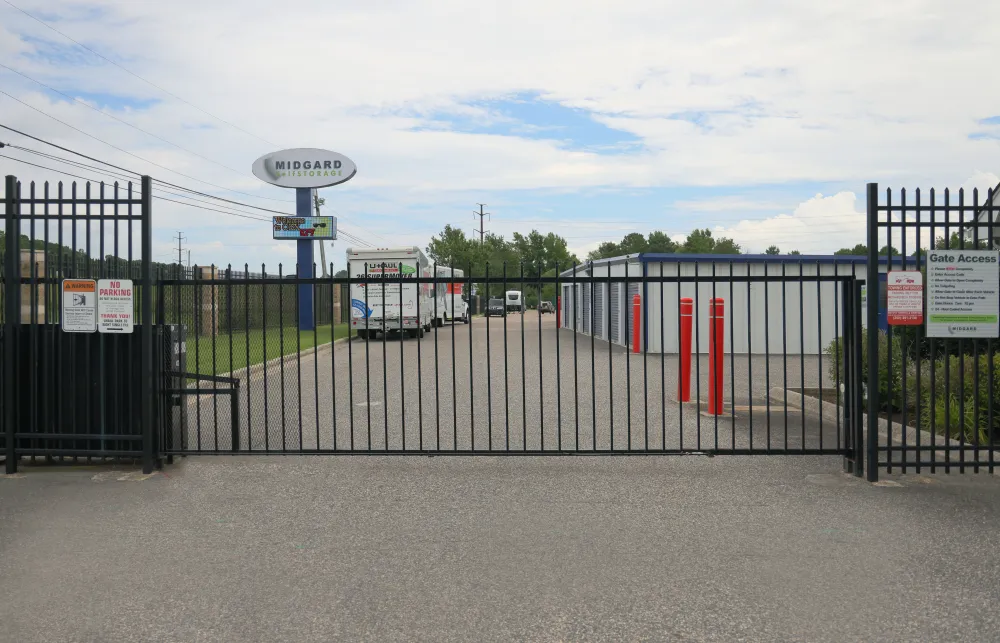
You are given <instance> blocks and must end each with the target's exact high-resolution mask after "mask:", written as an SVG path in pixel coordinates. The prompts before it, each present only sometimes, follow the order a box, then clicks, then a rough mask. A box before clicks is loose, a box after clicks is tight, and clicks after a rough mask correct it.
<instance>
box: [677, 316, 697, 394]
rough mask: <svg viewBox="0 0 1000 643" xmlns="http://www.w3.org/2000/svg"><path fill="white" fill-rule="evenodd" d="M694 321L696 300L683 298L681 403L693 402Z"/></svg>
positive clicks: (679, 385)
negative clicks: (692, 356)
mask: <svg viewBox="0 0 1000 643" xmlns="http://www.w3.org/2000/svg"><path fill="white" fill-rule="evenodd" d="M693 319H694V300H693V299H691V298H690V297H683V298H681V346H680V358H681V372H680V378H679V379H680V381H679V382H678V390H677V395H678V396H679V397H680V400H681V402H690V401H691V324H692V322H693Z"/></svg>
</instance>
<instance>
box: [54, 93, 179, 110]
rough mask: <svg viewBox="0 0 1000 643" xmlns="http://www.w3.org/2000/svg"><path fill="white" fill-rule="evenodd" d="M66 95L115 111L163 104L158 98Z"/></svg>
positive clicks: (84, 94)
mask: <svg viewBox="0 0 1000 643" xmlns="http://www.w3.org/2000/svg"><path fill="white" fill-rule="evenodd" d="M63 91H65V90H63ZM66 93H67V94H69V95H71V96H75V97H77V98H79V99H80V100H84V101H87V102H88V103H90V104H92V105H95V106H97V107H100V108H107V109H111V110H114V111H119V110H123V109H132V110H140V109H147V108H149V107H152V106H153V105H156V104H157V103H159V102H161V101H160V100H159V99H157V98H136V97H135V96H122V95H120V94H108V93H103V92H81V91H73V92H70V91H67V92H66ZM60 98H61V97H60Z"/></svg>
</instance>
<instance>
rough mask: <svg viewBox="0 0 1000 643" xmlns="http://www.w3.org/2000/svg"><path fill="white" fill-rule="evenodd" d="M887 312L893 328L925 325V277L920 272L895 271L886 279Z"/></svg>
mask: <svg viewBox="0 0 1000 643" xmlns="http://www.w3.org/2000/svg"><path fill="white" fill-rule="evenodd" d="M886 286H887V290H888V296H887V301H886V308H887V310H886V312H887V314H888V318H889V320H888V321H889V324H891V325H893V326H919V325H920V324H922V323H924V276H923V275H922V274H921V272H920V271H919V270H893V271H890V272H889V274H888V276H887V277H886Z"/></svg>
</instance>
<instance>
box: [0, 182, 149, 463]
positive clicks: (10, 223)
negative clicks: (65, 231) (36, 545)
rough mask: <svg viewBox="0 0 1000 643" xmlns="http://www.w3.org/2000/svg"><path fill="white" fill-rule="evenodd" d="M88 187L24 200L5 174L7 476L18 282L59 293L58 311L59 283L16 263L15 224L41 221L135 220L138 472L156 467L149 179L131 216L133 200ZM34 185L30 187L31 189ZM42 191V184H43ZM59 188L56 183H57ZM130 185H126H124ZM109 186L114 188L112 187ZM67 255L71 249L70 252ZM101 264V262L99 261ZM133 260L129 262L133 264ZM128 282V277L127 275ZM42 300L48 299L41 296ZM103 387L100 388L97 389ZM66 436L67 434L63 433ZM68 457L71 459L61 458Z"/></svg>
mask: <svg viewBox="0 0 1000 643" xmlns="http://www.w3.org/2000/svg"><path fill="white" fill-rule="evenodd" d="M90 184H91V183H90V182H89V181H88V182H87V183H86V184H85V185H86V186H87V192H86V195H85V196H83V197H79V196H77V195H76V192H75V185H76V183H75V182H74V183H73V186H74V190H73V192H72V196H71V197H70V198H61V196H62V195H61V192H60V195H59V196H56V197H52V196H49V195H48V191H47V189H46V191H45V193H44V194H43V195H42V196H41V197H36V196H35V195H34V193H32V196H31V197H30V198H28V199H24V198H23V196H22V193H21V187H22V185H21V183H20V182H19V181H18V180H17V177H16V176H14V175H7V176H6V178H5V192H4V226H5V253H6V256H5V258H4V288H5V295H6V299H5V304H4V314H5V318H4V354H5V359H4V387H3V389H4V390H3V392H2V395H3V402H4V422H5V429H6V450H5V455H6V466H5V471H6V473H7V474H13V473H17V459H18V451H17V446H16V438H15V435H16V433H17V431H16V423H17V420H16V418H17V417H18V408H19V406H18V405H19V404H20V403H21V402H22V401H23V400H22V396H20V395H19V394H18V393H19V391H18V386H17V382H16V381H15V372H16V371H15V364H14V360H13V359H12V356H13V355H14V350H15V348H14V346H15V333H17V332H18V331H19V329H20V328H21V326H22V323H21V286H22V285H23V284H24V283H28V284H33V283H34V284H37V283H43V284H45V285H47V286H49V287H54V288H55V289H56V291H57V292H58V293H59V297H58V298H57V301H59V302H60V303H59V305H60V306H61V301H62V298H61V280H60V279H59V277H58V276H57V277H49V276H47V275H46V276H44V277H41V278H39V277H38V276H37V275H35V276H33V277H30V278H29V279H28V280H27V282H26V281H25V278H24V276H23V275H21V262H20V250H21V248H20V238H21V222H22V221H24V220H27V221H42V222H46V225H47V222H48V221H50V220H56V221H58V222H59V225H62V223H63V222H65V221H69V222H71V224H72V225H74V226H75V225H76V223H77V222H88V223H90V222H95V221H96V222H101V223H103V222H104V221H115V222H118V221H126V222H128V229H129V231H131V225H132V222H133V221H136V220H138V221H139V242H140V255H141V256H140V258H139V261H140V273H139V280H138V284H137V285H138V286H139V287H140V289H141V291H140V304H139V312H140V319H139V320H138V322H139V323H138V325H139V334H140V343H141V348H140V359H139V380H140V381H139V386H140V394H141V399H143V400H145V403H144V404H142V408H141V409H140V418H141V423H142V427H141V436H142V450H141V454H142V457H141V459H142V471H143V473H145V474H149V473H152V472H153V470H154V468H155V467H156V466H157V465H158V462H159V459H158V452H157V449H156V440H155V435H156V431H155V430H154V427H153V417H154V416H153V405H154V404H155V403H156V402H157V400H158V397H157V395H158V393H157V390H156V388H157V384H156V378H155V377H154V375H153V323H154V319H153V291H152V286H153V279H152V272H153V271H152V247H153V237H152V225H151V220H152V179H151V178H150V177H149V176H146V175H143V176H142V177H141V179H140V186H141V194H140V196H139V199H138V201H139V203H138V207H139V214H138V216H136V215H135V214H133V212H132V206H133V205H136V204H135V201H136V199H134V198H128V197H125V198H122V197H120V196H118V195H117V190H116V195H115V197H112V198H110V199H107V198H104V196H103V186H104V185H106V184H105V183H104V182H103V181H102V182H101V183H100V186H101V195H100V196H99V197H97V198H93V197H91V196H90V190H89V186H90ZM31 185H32V186H34V182H32V184H31ZM45 185H46V186H47V185H48V183H47V182H46V183H45ZM60 185H61V183H60ZM131 185H133V184H132V183H131V182H129V186H131ZM114 186H116V188H117V186H118V183H117V182H116V183H115V184H114ZM95 203H97V204H100V205H101V206H102V207H101V209H100V212H99V213H98V214H97V215H91V214H90V211H89V206H90V205H92V204H95ZM25 204H27V205H30V206H31V207H30V212H27V213H25V212H21V209H22V206H23V205H25ZM119 204H121V205H125V206H126V208H127V211H128V212H127V214H124V215H119V214H117V208H116V211H115V214H113V215H106V214H105V213H104V207H103V206H104V205H113V206H117V205H119ZM36 205H42V206H49V205H56V206H59V211H58V212H57V213H56V214H50V213H48V208H47V207H43V210H44V212H42V213H37V212H35V211H34V208H35V206H36ZM64 205H69V206H71V208H70V212H68V213H67V212H63V211H62V206H64ZM77 205H83V206H85V208H84V212H82V213H80V212H77V211H76V207H75V206H77ZM114 235H115V241H116V243H117V240H118V236H119V234H118V230H117V224H116V226H115V232H114ZM31 241H32V242H34V241H37V239H34V238H32V239H31ZM101 244H102V245H101V247H102V248H103V239H102V240H101ZM72 251H73V252H76V251H77V249H76V248H73V249H72ZM43 254H44V255H45V256H46V257H47V256H48V248H47V247H46V248H45V249H44V250H43ZM100 260H101V261H102V262H103V260H104V257H100ZM133 261H134V259H133ZM129 276H130V277H131V276H132V275H129ZM47 296H48V294H47ZM36 313H37V311H35V310H32V314H33V315H34V314H36ZM104 385H105V383H104V382H102V383H101V386H102V387H103V386H104ZM68 433H71V432H68ZM52 455H55V456H56V457H58V456H59V454H58V453H54V454H52ZM67 455H72V454H67Z"/></svg>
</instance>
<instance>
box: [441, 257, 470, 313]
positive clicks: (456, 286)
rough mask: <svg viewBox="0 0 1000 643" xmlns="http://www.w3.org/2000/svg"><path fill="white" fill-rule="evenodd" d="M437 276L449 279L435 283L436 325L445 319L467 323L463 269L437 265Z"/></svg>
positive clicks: (467, 309)
mask: <svg viewBox="0 0 1000 643" xmlns="http://www.w3.org/2000/svg"><path fill="white" fill-rule="evenodd" d="M437 276H438V278H442V279H449V280H450V281H449V282H447V283H441V282H438V283H437V284H435V286H436V293H437V297H438V319H437V323H438V326H442V325H443V324H444V322H446V321H452V322H454V321H456V320H458V321H462V322H464V323H466V324H468V323H469V303H468V302H467V301H465V294H464V291H463V286H464V284H463V283H462V278H463V277H465V271H463V270H461V269H460V268H452V267H450V266H437Z"/></svg>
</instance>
